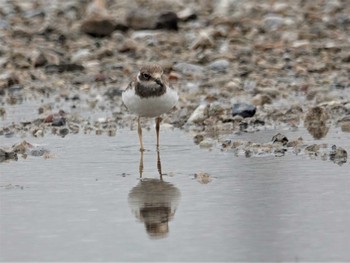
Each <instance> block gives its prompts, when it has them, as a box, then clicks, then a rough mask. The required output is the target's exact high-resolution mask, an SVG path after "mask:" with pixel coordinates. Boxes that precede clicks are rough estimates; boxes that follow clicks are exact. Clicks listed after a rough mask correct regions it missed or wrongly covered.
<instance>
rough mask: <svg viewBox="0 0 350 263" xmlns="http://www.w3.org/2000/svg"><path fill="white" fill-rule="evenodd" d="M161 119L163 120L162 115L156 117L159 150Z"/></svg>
mask: <svg viewBox="0 0 350 263" xmlns="http://www.w3.org/2000/svg"><path fill="white" fill-rule="evenodd" d="M161 121H162V118H161V117H157V118H156V133H157V150H159V129H160V122H161Z"/></svg>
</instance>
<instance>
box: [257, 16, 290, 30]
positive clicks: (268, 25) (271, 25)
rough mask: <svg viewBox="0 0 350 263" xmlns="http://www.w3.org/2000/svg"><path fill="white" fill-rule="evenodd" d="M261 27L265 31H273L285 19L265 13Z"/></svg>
mask: <svg viewBox="0 0 350 263" xmlns="http://www.w3.org/2000/svg"><path fill="white" fill-rule="evenodd" d="M262 22H263V28H264V29H265V30H266V31H275V30H277V29H278V28H280V27H281V26H283V24H284V23H285V19H284V18H283V17H281V16H278V15H271V14H269V15H266V16H265V17H264V19H263V21H262Z"/></svg>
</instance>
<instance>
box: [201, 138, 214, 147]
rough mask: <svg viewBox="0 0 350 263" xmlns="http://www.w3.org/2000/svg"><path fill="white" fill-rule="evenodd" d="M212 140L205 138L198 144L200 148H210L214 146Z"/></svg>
mask: <svg viewBox="0 0 350 263" xmlns="http://www.w3.org/2000/svg"><path fill="white" fill-rule="evenodd" d="M214 143H215V142H214V140H213V139H211V138H206V139H204V140H203V141H201V142H200V143H199V147H200V148H211V147H213V145H214Z"/></svg>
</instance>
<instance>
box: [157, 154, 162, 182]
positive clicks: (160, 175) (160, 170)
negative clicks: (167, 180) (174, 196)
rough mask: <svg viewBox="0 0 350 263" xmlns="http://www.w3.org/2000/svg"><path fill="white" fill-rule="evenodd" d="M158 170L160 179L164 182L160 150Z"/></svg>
mask: <svg viewBox="0 0 350 263" xmlns="http://www.w3.org/2000/svg"><path fill="white" fill-rule="evenodd" d="M157 169H158V173H159V179H160V180H161V181H162V180H163V174H162V163H161V161H160V150H159V149H157Z"/></svg>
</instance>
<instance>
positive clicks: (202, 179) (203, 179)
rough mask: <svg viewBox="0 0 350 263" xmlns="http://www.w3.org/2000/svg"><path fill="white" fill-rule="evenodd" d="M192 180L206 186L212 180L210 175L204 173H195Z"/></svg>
mask: <svg viewBox="0 0 350 263" xmlns="http://www.w3.org/2000/svg"><path fill="white" fill-rule="evenodd" d="M194 178H195V179H196V180H197V181H198V182H199V183H201V184H208V183H210V182H211V181H212V180H213V179H212V177H211V175H210V174H208V173H205V172H199V173H195V174H194Z"/></svg>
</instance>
